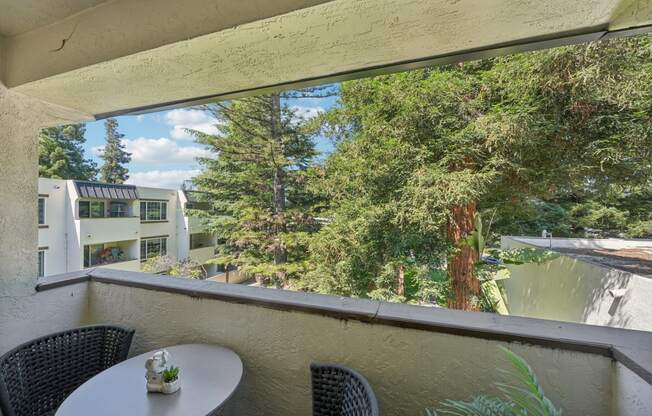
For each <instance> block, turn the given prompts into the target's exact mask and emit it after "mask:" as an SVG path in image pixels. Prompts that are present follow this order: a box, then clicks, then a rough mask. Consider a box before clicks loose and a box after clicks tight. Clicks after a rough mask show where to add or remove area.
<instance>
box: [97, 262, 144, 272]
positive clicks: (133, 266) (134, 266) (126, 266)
mask: <svg viewBox="0 0 652 416" xmlns="http://www.w3.org/2000/svg"><path fill="white" fill-rule="evenodd" d="M140 264H141V262H140V260H138V259H135V260H125V261H118V262H115V263H109V264H102V265H98V266H96V267H98V268H102V269H113V270H126V271H130V272H138V271H140Z"/></svg>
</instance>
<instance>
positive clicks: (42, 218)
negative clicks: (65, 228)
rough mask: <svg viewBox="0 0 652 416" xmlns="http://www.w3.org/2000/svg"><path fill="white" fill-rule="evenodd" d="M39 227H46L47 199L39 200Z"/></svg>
mask: <svg viewBox="0 0 652 416" xmlns="http://www.w3.org/2000/svg"><path fill="white" fill-rule="evenodd" d="M38 225H45V198H39V199H38Z"/></svg>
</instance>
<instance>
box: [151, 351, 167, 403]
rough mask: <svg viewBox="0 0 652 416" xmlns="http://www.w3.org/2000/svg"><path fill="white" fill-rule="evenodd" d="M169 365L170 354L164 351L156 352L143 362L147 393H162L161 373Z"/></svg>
mask: <svg viewBox="0 0 652 416" xmlns="http://www.w3.org/2000/svg"><path fill="white" fill-rule="evenodd" d="M169 364H170V353H169V352H167V351H166V350H161V351H156V352H155V353H154V355H152V356H151V357H150V358H149V359H147V361H146V362H145V368H146V369H147V372H146V374H145V378H146V379H147V391H151V392H157V393H158V392H162V391H163V384H164V380H163V371H164V370H165V369H166V367H167V366H168V365H169Z"/></svg>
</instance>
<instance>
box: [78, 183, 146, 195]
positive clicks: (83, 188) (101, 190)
mask: <svg viewBox="0 0 652 416" xmlns="http://www.w3.org/2000/svg"><path fill="white" fill-rule="evenodd" d="M74 182H75V186H76V187H77V192H79V196H81V197H82V198H100V199H138V191H137V190H136V187H135V186H134V185H122V184H111V183H102V182H90V181H74Z"/></svg>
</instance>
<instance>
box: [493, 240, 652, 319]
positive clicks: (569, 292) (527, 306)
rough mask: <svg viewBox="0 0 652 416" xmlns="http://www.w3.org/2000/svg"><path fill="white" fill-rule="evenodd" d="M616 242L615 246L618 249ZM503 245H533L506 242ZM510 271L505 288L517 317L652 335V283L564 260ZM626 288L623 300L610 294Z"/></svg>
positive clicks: (524, 266)
mask: <svg viewBox="0 0 652 416" xmlns="http://www.w3.org/2000/svg"><path fill="white" fill-rule="evenodd" d="M535 240H537V239H533V241H534V242H537V241H535ZM538 240H541V239H538ZM526 241H527V242H530V243H531V242H532V241H529V240H526ZM538 242H539V243H540V241H538ZM571 243H573V242H572V241H571V242H569V243H568V244H571ZM575 243H576V244H579V243H577V242H575ZM607 243H608V241H603V242H600V241H597V242H595V244H601V245H599V247H603V246H607V245H608V244H607ZM612 243H613V244H611V245H610V246H613V245H615V244H616V242H612ZM555 244H557V242H555ZM562 244H565V243H563V242H562ZM621 244H622V243H621ZM539 245H541V244H539ZM648 245H649V243H648ZM502 246H503V248H517V247H529V246H530V245H528V244H526V243H525V242H522V241H517V240H515V239H512V238H503V240H502ZM565 246H568V245H565ZM614 248H617V247H614ZM509 269H510V271H511V278H509V279H506V280H504V281H503V284H504V286H505V291H506V295H507V304H508V308H509V313H510V314H512V315H520V316H529V317H534V318H543V319H554V320H561V321H572V322H584V323H589V324H596V325H607V326H614V327H620V328H630V329H640V330H646V331H652V308H650V307H649V300H650V299H652V279H649V278H646V277H642V276H638V275H635V274H633V273H628V272H624V271H620V270H616V269H611V268H607V267H603V266H600V265H597V264H593V263H588V262H586V261H582V260H579V259H577V258H574V257H570V256H565V255H561V256H560V257H558V258H557V259H555V260H552V261H550V262H547V263H544V264H541V265H537V264H526V265H521V266H509ZM623 289H624V290H625V292H624V295H623V296H622V297H621V298H614V297H613V296H612V294H611V293H610V290H623Z"/></svg>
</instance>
